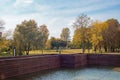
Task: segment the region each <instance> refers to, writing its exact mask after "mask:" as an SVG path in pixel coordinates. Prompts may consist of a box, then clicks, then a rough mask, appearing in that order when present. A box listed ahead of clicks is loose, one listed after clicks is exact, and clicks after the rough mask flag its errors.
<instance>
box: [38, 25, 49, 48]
mask: <svg viewBox="0 0 120 80" xmlns="http://www.w3.org/2000/svg"><path fill="white" fill-rule="evenodd" d="M39 30H40V32H41V34H42V35H41V38H42V44H41V46H42V48H45V46H46V42H47V40H48V36H49V30H48V29H47V26H46V25H41V26H40V28H39Z"/></svg>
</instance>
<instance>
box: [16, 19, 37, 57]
mask: <svg viewBox="0 0 120 80" xmlns="http://www.w3.org/2000/svg"><path fill="white" fill-rule="evenodd" d="M37 32H38V28H37V24H36V22H35V21H34V20H29V21H26V20H25V21H23V22H22V23H21V24H18V25H17V26H16V28H15V31H14V42H15V46H16V48H17V53H18V54H19V55H22V54H23V52H24V51H25V52H26V54H27V55H28V54H29V51H30V48H31V46H32V44H33V43H34V39H35V38H36V33H37Z"/></svg>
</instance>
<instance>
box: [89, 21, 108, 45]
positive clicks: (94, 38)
mask: <svg viewBox="0 0 120 80" xmlns="http://www.w3.org/2000/svg"><path fill="white" fill-rule="evenodd" d="M107 28H108V25H107V23H105V22H99V21H96V22H93V23H92V27H91V43H92V45H94V46H96V45H98V44H99V43H100V42H101V41H103V37H102V32H103V31H104V30H106V29H107Z"/></svg>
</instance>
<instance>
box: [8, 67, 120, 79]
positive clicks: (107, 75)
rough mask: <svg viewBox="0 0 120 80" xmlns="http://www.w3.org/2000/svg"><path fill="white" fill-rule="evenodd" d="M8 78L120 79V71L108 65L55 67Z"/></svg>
mask: <svg viewBox="0 0 120 80" xmlns="http://www.w3.org/2000/svg"><path fill="white" fill-rule="evenodd" d="M6 80H120V72H118V71H115V70H113V68H108V67H89V68H80V69H55V70H46V71H40V72H37V73H32V74H27V75H24V76H19V77H14V78H9V79H6Z"/></svg>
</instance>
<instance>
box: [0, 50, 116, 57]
mask: <svg viewBox="0 0 120 80" xmlns="http://www.w3.org/2000/svg"><path fill="white" fill-rule="evenodd" d="M76 53H82V49H64V50H61V54H76ZM85 53H88V50H87V49H86V51H85ZM89 53H95V52H94V51H93V50H92V49H91V50H90V52H89ZM97 53H99V51H97V52H96V54H97ZM38 54H59V52H58V51H57V50H43V53H42V50H32V51H30V52H29V55H38ZM103 54H106V53H104V52H103ZM109 54H113V53H109ZM114 54H115V53H114ZM116 54H118V53H116ZM23 55H26V54H23ZM8 56H13V54H12V53H11V54H8V53H5V52H3V53H0V57H8Z"/></svg>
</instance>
